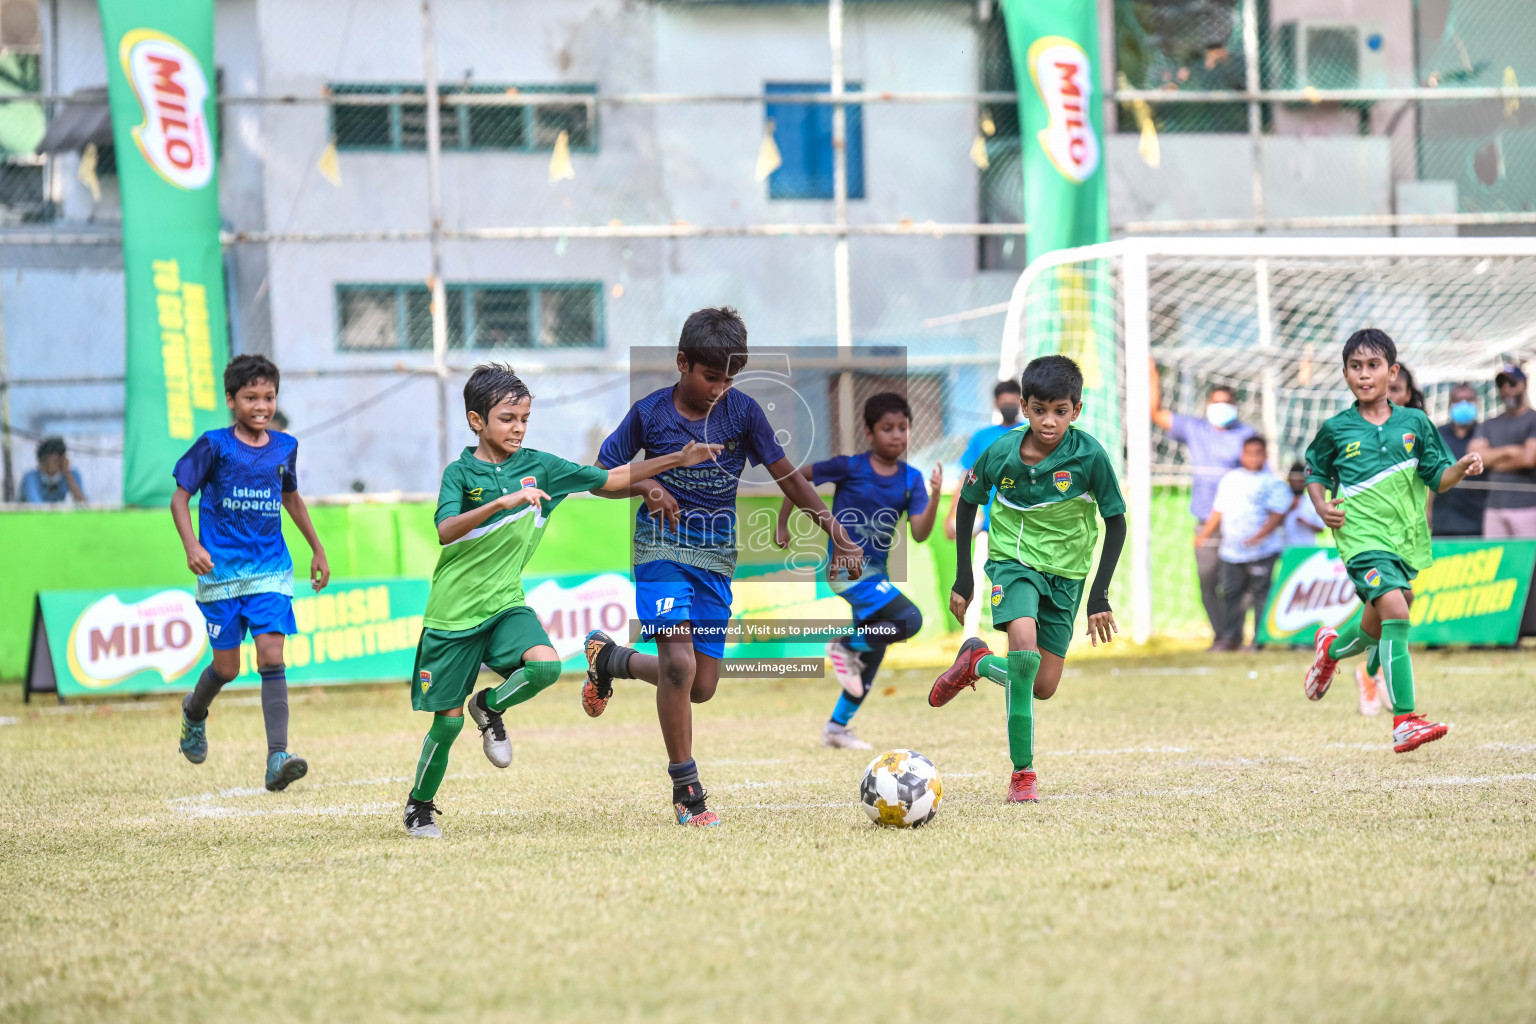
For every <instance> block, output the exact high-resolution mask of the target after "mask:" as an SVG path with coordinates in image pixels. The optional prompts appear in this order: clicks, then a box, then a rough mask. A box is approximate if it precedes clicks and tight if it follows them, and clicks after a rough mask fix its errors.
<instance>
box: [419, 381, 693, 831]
mask: <svg viewBox="0 0 1536 1024" xmlns="http://www.w3.org/2000/svg"><path fill="white" fill-rule="evenodd" d="M531 403H532V396H531V395H530V394H529V393H528V388H527V387H526V386H525V385H524V384H523V382H522V381H521V380H520V379H518V377H517V375H516V374H514V373H513V372H512V370H511V368H510V367H507V366H502V365H499V364H495V363H492V364H488V365H485V366H477V367H475V370H474V372H473V373H472V374H470V377H469V381H468V382H467V383H466V384H465V385H464V412H465V416H466V417H467V418H468V420H469V428H470V429H471V430H473V431H474V432H475V435H476V436H477V437H478V438H479V444H477V445H476V446H475V447H473V448H465V449H464V452H463V454H462V455H460V456H459V458H458V460H457V461H456V462H453V463H451V464H449V466H448V468H447V469H445V470H443V485H442V490H441V491H440V492H439V493H438V498H437V516H436V521H437V538H438V541H439V542H440V543H441V544H442V545H443V553H442V554H441V555H440V556H439V557H438V560H437V568H436V569H434V570H433V572H432V593H431V595H430V596H429V597H428V598H427V610H426V614H425V616H424V617H423V625H424V628H423V629H422V631H421V640H420V642H419V643H418V644H417V646H416V665H415V668H414V670H413V671H412V673H411V678H412V682H411V706H412V707H414V708H415V709H416V710H417V711H431V712H433V713H434V714H433V718H432V727H431V728H430V729H429V730H428V731H427V738H426V740H425V741H424V742H423V743H422V747H421V758H420V760H419V761H418V762H417V765H416V774H415V777H414V779H413V785H412V787H411V793H410V797H409V799H408V800H407V801H406V805H405V827H406V831H408V832H409V833H410V834H411V835H413V836H427V837H434V838H435V837H437V836H440V835H442V832H441V831H440V830H439V829H438V827H437V822H436V820H435V816H436V814H437V813H438V809H437V807H436V806H435V805H434V804H433V803H432V798H433V797H434V796H436V795H437V787H438V785H439V784H440V783H441V782H442V781H443V773H444V772H445V771H447V768H448V749H449V747H451V746H452V745H453V741H454V739H455V738H456V737H457V736H458V734H459V730H461V729H462V728H463V727H464V699H465V698H466V697H469V715H470V717H471V718H473V719H474V721H475V726H476V727H477V728H478V729H479V730H480V737H481V744H482V746H483V747H484V749H485V756H486V757H487V758H489V759H490V761H491V763H492V764H494V765H495V766H496V767H498V768H505V767H506V766H507V765H509V764H511V763H512V744H511V742H510V741H509V740H508V739H507V730H506V726H505V724H504V723H503V722H502V717H501V716H502V712H504V711H506V710H507V708H509V707H511V706H512V705H514V704H521V703H522V702H523V701H525V700H528V699H529V698H531V697H534V696H536V695H538V693H539V692H540V691H541V690H543V689H544V688H545V687H547V686H549V685H550V684H551V683H553V682H554V681H555V680H556V679H558V678H559V677H560V656H559V655H558V654H556V653H555V648H554V645H553V644H551V643H550V641H549V637H548V635H546V634H545V632H544V627H543V626H542V625H540V623H539V617H538V615H537V614H535V613H534V611H533V609H532V608H529V607H528V606H527V605H526V604H525V603H524V599H523V579H522V577H523V566H525V565H527V564H528V559H529V558H531V557H532V556H533V552H534V549H535V548H537V547H538V544H539V540H540V538H541V537H542V536H543V533H544V524H545V523H546V522H547V521H548V519H549V515H550V513H551V512H552V511H553V510H554V508H555V506H556V505H558V504H560V502H561V500H562V499H564V498H565V496H566V495H568V494H572V493H575V492H576V491H589V490H590V491H600V490H612V489H621V488H628V487H629V486H630V485H631V484H633V483H635V482H637V481H640V480H646V479H649V478H650V477H652V476H655V475H656V474H657V473H660V472H662V471H663V470H667V469H674V468H677V467H680V466H693V465H697V464H698V463H700V462H703V461H705V460H706V459H709V458H712V457H714V456H715V455H716V454H717V453H718V452H719V451H720V446H719V445H717V444H697V443H690V444H688V445H687V446H686V447H684V448H683V449H681V450H680V451H677V452H673V453H672V454H670V455H663V456H660V457H659V458H654V459H647V460H646V461H644V462H638V463H635V464H634V465H626V466H619V467H618V468H616V469H603V468H602V467H601V466H581V465H577V464H576V463H574V462H567V461H565V460H564V459H561V458H557V457H555V456H553V455H549V454H547V453H545V452H541V451H535V450H534V449H532V448H525V447H524V446H523V436H524V434H526V433H527V430H528V413H529V408H530V406H531ZM482 664H485V665H488V666H490V668H491V671H493V672H495V673H496V674H497V675H499V676H502V677H503V678H504V679H505V682H503V683H502V684H501V685H500V686H497V687H494V688H487V689H483V690H481V691H480V692H479V693H476V694H475V695H474V696H473V697H470V692H471V691H472V690H473V689H474V686H475V681H476V679H477V678H479V675H480V666H481V665H482Z"/></svg>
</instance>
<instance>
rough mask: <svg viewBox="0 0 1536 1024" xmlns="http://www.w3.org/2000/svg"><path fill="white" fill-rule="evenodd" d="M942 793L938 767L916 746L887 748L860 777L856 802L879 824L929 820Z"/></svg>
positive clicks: (915, 824)
mask: <svg viewBox="0 0 1536 1024" xmlns="http://www.w3.org/2000/svg"><path fill="white" fill-rule="evenodd" d="M943 797H944V783H943V782H942V781H941V780H940V779H939V770H938V769H937V768H935V767H934V766H933V762H932V761H930V760H928V759H927V758H926V757H924V756H923V755H922V754H919V753H918V752H917V751H915V750H887V751H886V752H885V753H883V754H881V755H880V756H879V757H877V758H875V759H874V760H873V761H871V762H869V767H868V768H866V769H864V777H863V778H862V779H860V780H859V803H860V804H862V805H863V807H864V810H865V812H866V813H867V814H868V815H869V817H870V820H872V821H873V822H874V823H875V824H876V825H879V826H880V827H882V828H917V827H918V826H919V825H926V824H928V823H929V822H930V821H932V820H933V817H934V815H936V814H938V813H939V801H940V800H941V799H943Z"/></svg>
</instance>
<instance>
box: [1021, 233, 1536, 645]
mask: <svg viewBox="0 0 1536 1024" xmlns="http://www.w3.org/2000/svg"><path fill="white" fill-rule="evenodd" d="M1362 327H1378V328H1381V329H1382V330H1384V331H1386V332H1387V333H1388V334H1390V335H1391V336H1392V337H1393V339H1394V340H1395V341H1396V342H1397V347H1398V353H1399V358H1400V359H1401V361H1402V362H1403V364H1405V365H1406V366H1408V367H1409V368H1410V369H1411V371H1412V374H1413V377H1414V379H1415V382H1416V384H1417V386H1418V388H1419V389H1421V390H1422V391H1423V392H1424V396H1425V407H1426V411H1427V412H1428V413H1429V414H1430V416H1431V417H1432V418H1433V419H1434V420H1435V421H1436V422H1437V423H1438V422H1444V421H1445V419H1446V411H1447V405H1448V402H1447V394H1448V392H1449V390H1450V388H1451V387H1452V386H1453V385H1454V384H1456V383H1459V382H1463V381H1465V382H1468V383H1470V384H1472V385H1473V387H1474V388H1476V389H1477V391H1478V393H1479V395H1480V396H1481V397H1482V400H1483V407H1484V412H1485V413H1492V412H1494V411H1495V406H1496V402H1497V395H1496V393H1495V391H1494V388H1493V377H1494V374H1495V373H1496V372H1497V370H1498V368H1499V367H1500V366H1501V365H1502V364H1504V363H1506V362H1514V363H1519V364H1523V363H1525V361H1526V360H1527V359H1528V358H1530V357H1531V356H1533V355H1536V238H1532V239H1526V238H1363V239H1362V238H1357V239H1347V238H1166V239H1165V238H1137V239H1125V240H1122V241H1118V242H1110V243H1106V244H1103V245H1094V246H1084V247H1082V248H1079V249H1068V250H1062V251H1059V252H1055V253H1050V254H1048V255H1047V256H1044V257H1041V258H1040V259H1038V260H1036V261H1035V262H1034V263H1033V264H1031V266H1030V268H1029V269H1028V270H1026V271H1025V272H1024V274H1023V275H1022V276H1021V277H1020V278H1019V281H1018V284H1017V285H1016V286H1015V288H1014V291H1013V296H1012V299H1011V301H1010V303H1009V309H1008V317H1007V321H1006V324H1005V326H1004V331H1003V338H1002V348H1001V365H1000V370H1001V373H1002V374H1003V375H1004V376H1013V375H1017V374H1018V373H1019V371H1020V370H1021V369H1022V367H1023V365H1024V364H1025V363H1026V362H1027V361H1028V360H1029V359H1031V358H1033V357H1035V356H1037V355H1043V354H1046V353H1051V352H1062V353H1065V354H1068V355H1071V356H1073V357H1075V358H1077V359H1078V361H1079V363H1081V364H1082V366H1083V368H1084V377H1085V381H1086V385H1087V393H1086V394H1085V397H1084V414H1083V418H1082V421H1081V422H1082V423H1083V425H1084V426H1085V427H1086V428H1087V429H1089V430H1091V431H1093V432H1094V433H1095V434H1096V435H1097V436H1098V437H1099V438H1100V440H1102V441H1103V442H1104V444H1105V447H1106V448H1108V449H1110V451H1111V452H1118V453H1120V454H1122V456H1123V458H1124V463H1123V466H1122V469H1123V478H1122V479H1123V482H1124V485H1125V487H1126V497H1127V500H1128V503H1129V505H1130V512H1129V519H1130V545H1129V551H1128V555H1127V559H1126V561H1125V563H1124V564H1125V565H1126V567H1127V568H1128V570H1129V571H1128V572H1122V573H1121V574H1120V576H1121V580H1120V581H1117V588H1116V589H1117V591H1119V593H1118V595H1117V601H1116V604H1117V607H1128V608H1129V611H1130V616H1129V618H1130V625H1131V632H1132V634H1133V637H1134V638H1135V639H1136V640H1137V641H1138V642H1142V641H1145V640H1146V639H1148V638H1149V637H1151V636H1153V635H1178V634H1190V633H1196V632H1199V631H1200V630H1201V629H1202V628H1203V618H1202V616H1201V615H1200V604H1199V600H1198V584H1197V583H1196V581H1195V572H1194V559H1193V557H1192V555H1191V553H1190V551H1191V540H1190V538H1191V533H1192V530H1193V525H1194V524H1193V519H1192V517H1191V516H1190V514H1189V511H1188V492H1187V488H1188V486H1189V483H1190V480H1191V472H1192V471H1191V468H1190V467H1189V465H1188V463H1187V457H1186V452H1185V449H1184V446H1183V445H1181V444H1178V443H1176V442H1174V441H1172V440H1171V439H1170V438H1169V437H1168V436H1167V435H1165V434H1164V433H1163V432H1162V431H1161V430H1159V429H1157V428H1156V427H1153V426H1152V425H1151V423H1150V412H1151V409H1152V408H1153V395H1152V394H1151V381H1152V377H1151V375H1150V374H1149V362H1150V363H1153V364H1155V365H1156V366H1157V368H1158V370H1159V384H1160V393H1159V394H1158V396H1157V399H1158V403H1159V404H1160V405H1161V406H1162V407H1163V408H1165V409H1170V410H1172V411H1174V412H1177V413H1183V414H1186V415H1190V416H1200V415H1203V411H1204V406H1205V401H1206V395H1207V394H1208V392H1209V390H1210V389H1211V388H1213V387H1215V386H1217V385H1222V386H1225V387H1228V388H1231V389H1232V391H1233V393H1234V394H1235V395H1236V401H1237V405H1238V408H1239V410H1240V415H1241V418H1242V419H1243V421H1244V422H1246V423H1249V424H1251V425H1253V426H1254V427H1255V428H1256V429H1258V430H1259V431H1260V432H1261V433H1262V434H1264V436H1265V437H1266V438H1268V439H1269V442H1270V459H1271V464H1272V466H1273V467H1274V468H1275V469H1276V470H1277V471H1279V472H1280V473H1281V474H1284V473H1285V471H1286V470H1287V469H1288V468H1289V467H1290V465H1291V463H1292V462H1293V460H1296V459H1299V458H1300V457H1301V455H1302V453H1303V452H1304V451H1305V449H1306V446H1307V444H1308V443H1309V441H1310V440H1311V438H1312V436H1313V435H1314V434H1315V433H1316V431H1317V428H1318V426H1319V425H1320V424H1321V423H1322V422H1323V420H1325V419H1327V418H1328V417H1329V416H1332V415H1333V414H1334V413H1336V412H1338V411H1339V410H1340V409H1342V408H1344V406H1345V405H1346V404H1347V403H1348V402H1349V401H1350V400H1351V398H1350V395H1349V392H1348V390H1347V389H1346V388H1345V386H1344V381H1343V377H1342V375H1341V364H1340V349H1341V347H1342V345H1343V342H1344V340H1345V339H1346V338H1347V337H1348V336H1349V335H1350V334H1351V333H1353V332H1354V331H1356V330H1358V329H1360V328H1362Z"/></svg>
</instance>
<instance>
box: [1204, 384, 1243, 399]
mask: <svg viewBox="0 0 1536 1024" xmlns="http://www.w3.org/2000/svg"><path fill="white" fill-rule="evenodd" d="M1218 391H1219V392H1221V393H1222V394H1224V395H1226V396H1227V397H1228V398H1236V397H1237V392H1236V391H1233V390H1232V389H1231V388H1229V387H1227V386H1226V385H1225V384H1212V385H1211V387H1210V390H1208V391H1207V392H1206V393H1205V400H1206V401H1207V402H1209V401H1210V400H1211V399H1213V398H1215V397H1216V393H1217V392H1218Z"/></svg>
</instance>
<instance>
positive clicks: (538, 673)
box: [485, 661, 560, 714]
mask: <svg viewBox="0 0 1536 1024" xmlns="http://www.w3.org/2000/svg"><path fill="white" fill-rule="evenodd" d="M559 678H560V663H559V662H558V661H530V662H527V663H525V664H524V665H523V667H522V668H520V669H518V670H517V671H516V672H513V673H512V674H511V675H509V676H507V678H506V680H505V681H504V682H503V683H502V684H501V685H500V686H498V687H496V688H495V689H493V690H492V691H491V692H490V693H488V694H486V697H485V703H486V704H487V705H488V706H489V707H490V709H491V710H492V711H494V712H496V713H497V714H500V713H501V712H503V711H505V710H507V708H510V707H511V706H512V705H514V704H521V703H522V702H523V701H525V700H532V699H533V698H535V697H537V696H538V695H539V694H540V693H542V692H544V690H545V689H547V688H548V687H549V686H550V684H552V683H553V682H554V681H555V680H557V679H559Z"/></svg>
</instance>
